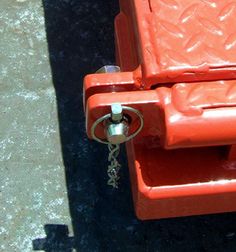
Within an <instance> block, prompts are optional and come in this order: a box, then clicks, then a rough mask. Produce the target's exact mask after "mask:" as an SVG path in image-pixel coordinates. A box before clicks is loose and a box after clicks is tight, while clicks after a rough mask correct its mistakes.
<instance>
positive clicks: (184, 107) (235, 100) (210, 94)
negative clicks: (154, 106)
mask: <svg viewBox="0 0 236 252" xmlns="http://www.w3.org/2000/svg"><path fill="white" fill-rule="evenodd" d="M172 102H173V104H174V106H175V108H176V109H177V110H178V111H180V112H182V113H187V114H192V113H193V114H196V113H202V109H209V108H218V107H232V106H234V107H235V106H236V81H214V82H199V83H182V84H176V85H174V86H173V88H172Z"/></svg>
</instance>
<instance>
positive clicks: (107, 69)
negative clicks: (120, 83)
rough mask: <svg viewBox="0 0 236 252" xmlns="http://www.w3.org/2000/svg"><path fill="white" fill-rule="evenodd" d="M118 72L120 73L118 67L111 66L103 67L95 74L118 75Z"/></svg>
mask: <svg viewBox="0 0 236 252" xmlns="http://www.w3.org/2000/svg"><path fill="white" fill-rule="evenodd" d="M119 72H120V67H119V66H113V65H107V66H103V67H101V68H100V69H98V70H97V71H96V73H119Z"/></svg>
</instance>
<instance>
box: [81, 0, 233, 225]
mask: <svg viewBox="0 0 236 252" xmlns="http://www.w3.org/2000/svg"><path fill="white" fill-rule="evenodd" d="M120 8H121V11H120V14H119V15H118V16H117V17H116V20H115V32H116V56H117V65H119V66H120V68H121V72H116V73H103V74H98V73H97V74H92V75H88V76H86V77H85V79H84V104H85V111H86V128H87V133H88V136H89V137H90V138H92V135H91V128H92V126H93V124H94V122H95V121H96V120H97V119H98V118H100V117H102V116H104V115H105V114H107V113H110V106H111V104H114V103H120V104H122V105H124V106H129V107H132V108H134V109H137V110H138V111H140V112H141V113H142V116H143V119H144V127H143V129H142V131H141V132H140V134H139V135H138V136H137V137H136V138H135V139H133V140H132V141H129V142H128V143H127V154H128V155H127V156H128V161H129V169H130V177H131V186H132V191H133V199H134V205H135V210H136V213H137V216H138V217H139V218H140V219H143V220H146V219H159V218H167V217H176V216H188V215H198V214H206V213H219V212H227V211H236V147H235V146H236V145H235V144H236V26H235V25H234V24H235V23H236V3H235V2H232V1H227V0H224V1H223V0H222V1H217V0H200V1H199V0H121V1H120ZM128 114H129V113H128ZM129 117H130V125H129V127H130V130H129V131H130V133H131V134H132V133H133V132H135V130H136V129H137V127H138V124H139V123H138V119H137V118H136V117H135V115H133V114H129ZM96 135H97V136H98V137H99V138H101V139H105V138H106V135H105V133H104V124H102V123H100V124H99V125H98V127H97V129H96Z"/></svg>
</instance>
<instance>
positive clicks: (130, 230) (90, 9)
mask: <svg viewBox="0 0 236 252" xmlns="http://www.w3.org/2000/svg"><path fill="white" fill-rule="evenodd" d="M117 13H118V0H86V1H85V0H84V1H82V0H54V1H53V0H51V1H50V0H43V1H41V0H1V2H0V24H1V25H0V35H1V37H0V104H1V106H0V115H1V121H0V178H1V184H0V251H3V252H12V251H21V252H27V251H50V252H52V251H55V252H60V251H62V252H63V251H66V252H68V251H78V252H82V251H85V252H90V251H92V252H95V251H99V252H100V251H102V252H103V251H112V252H113V251H122V252H125V251H130V252H132V251H135V252H137V251H140V252H142V251H145V252H149V251H150V252H152V251H155V252H175V251H180V252H181V251H183V252H184V251H186V252H187V251H192V252H195V251H196V252H197V251H199V252H201V251H208V252H215V251H216V252H217V251H218V252H221V251H222V252H223V251H225V252H227V251H236V214H235V213H229V214H220V215H210V216H197V217H188V218H176V219H168V220H160V221H148V222H141V221H138V220H137V219H136V217H135V215H134V211H133V206H132V198H131V193H130V185H129V175H128V169H127V164H126V157H125V153H124V150H123V154H122V157H121V162H122V165H123V168H122V178H121V185H120V187H119V189H118V190H112V189H110V188H109V187H107V186H106V180H107V177H106V166H107V161H106V158H107V150H106V148H105V147H104V146H101V145H100V144H96V143H94V142H91V141H89V140H88V139H87V137H86V134H85V128H84V120H85V118H84V114H83V104H82V80H83V77H84V76H85V75H86V74H87V73H92V72H94V71H96V70H97V69H98V68H100V67H101V66H103V65H106V64H113V63H114V62H115V59H114V35H113V20H114V17H115V15H116V14H117Z"/></svg>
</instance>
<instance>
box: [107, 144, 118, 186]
mask: <svg viewBox="0 0 236 252" xmlns="http://www.w3.org/2000/svg"><path fill="white" fill-rule="evenodd" d="M108 150H109V155H108V162H110V164H109V165H108V169H107V175H108V181H107V184H108V185H109V186H112V187H113V188H118V182H119V179H120V176H119V171H120V168H121V165H120V163H119V162H118V160H117V158H118V156H119V153H120V145H119V144H115V145H114V144H108Z"/></svg>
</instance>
